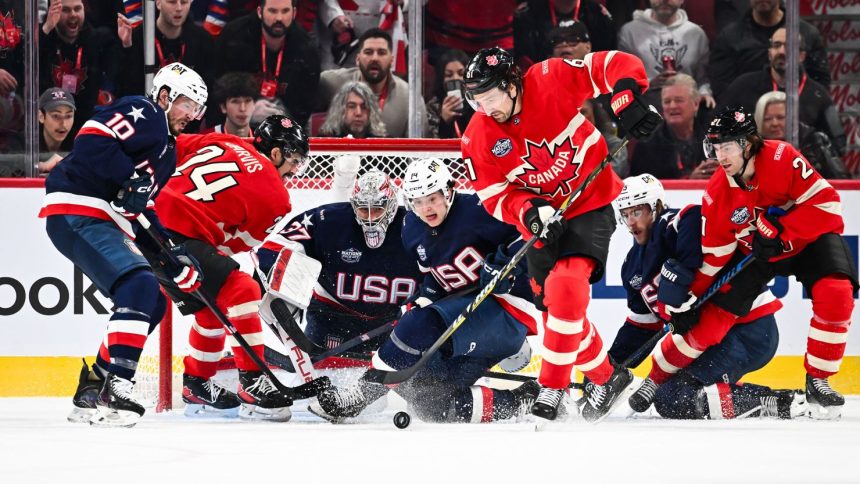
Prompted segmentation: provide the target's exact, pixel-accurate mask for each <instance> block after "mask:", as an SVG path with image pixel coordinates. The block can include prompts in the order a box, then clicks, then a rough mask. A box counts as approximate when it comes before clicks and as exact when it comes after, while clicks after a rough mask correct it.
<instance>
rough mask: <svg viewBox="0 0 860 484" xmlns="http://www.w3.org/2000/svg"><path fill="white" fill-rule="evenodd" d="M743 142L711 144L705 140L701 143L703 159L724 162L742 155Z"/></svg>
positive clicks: (733, 141)
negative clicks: (703, 153)
mask: <svg viewBox="0 0 860 484" xmlns="http://www.w3.org/2000/svg"><path fill="white" fill-rule="evenodd" d="M742 143H744V140H732V141H723V142H722V143H712V142H711V140H709V139H708V138H705V140H704V141H703V142H702V148H703V149H704V150H705V157H706V158H708V159H710V160H726V159H729V158H735V157H738V156H740V155H742V154H743V151H744V147H743V146H742Z"/></svg>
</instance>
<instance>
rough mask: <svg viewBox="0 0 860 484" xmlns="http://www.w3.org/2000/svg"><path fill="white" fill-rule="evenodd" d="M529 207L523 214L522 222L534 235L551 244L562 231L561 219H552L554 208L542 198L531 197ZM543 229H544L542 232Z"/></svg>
mask: <svg viewBox="0 0 860 484" xmlns="http://www.w3.org/2000/svg"><path fill="white" fill-rule="evenodd" d="M529 203H530V204H531V208H529V209H528V210H526V212H525V214H523V224H525V226H526V228H527V229H528V230H529V232H531V233H532V234H534V235H537V236H538V237H540V240H541V241H543V242H544V243H546V244H552V243H553V242H555V241H556V240H558V238H559V237H561V234H562V233H563V232H564V224H563V223H562V220H561V219H554V218H553V215H555V209H554V208H553V207H552V205H550V203H549V201H547V200H545V199H543V198H532V199H531V200H529ZM544 229H546V231H545V232H544Z"/></svg>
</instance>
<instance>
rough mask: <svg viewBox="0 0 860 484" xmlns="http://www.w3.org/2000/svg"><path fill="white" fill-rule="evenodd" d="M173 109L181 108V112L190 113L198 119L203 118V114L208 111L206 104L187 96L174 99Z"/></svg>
mask: <svg viewBox="0 0 860 484" xmlns="http://www.w3.org/2000/svg"><path fill="white" fill-rule="evenodd" d="M173 109H177V110H179V112H180V114H189V115H191V117H192V118H194V119H197V120H200V119H203V114H205V113H206V105H202V104H198V103H196V102H194V101H192V100H191V99H189V98H187V97H185V96H180V97H178V98H177V99H176V100H175V101H173Z"/></svg>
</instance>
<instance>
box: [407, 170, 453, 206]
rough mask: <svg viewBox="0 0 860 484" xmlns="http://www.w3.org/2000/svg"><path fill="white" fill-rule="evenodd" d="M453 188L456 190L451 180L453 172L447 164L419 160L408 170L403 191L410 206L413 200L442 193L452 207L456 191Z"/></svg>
mask: <svg viewBox="0 0 860 484" xmlns="http://www.w3.org/2000/svg"><path fill="white" fill-rule="evenodd" d="M451 188H454V179H453V178H451V172H450V171H448V167H447V166H445V162H443V161H442V160H440V159H439V158H422V159H418V160H415V161H413V162H412V163H410V164H409V166H408V167H407V168H406V175H405V176H404V177H403V191H404V192H406V200H407V201H409V202H410V204H411V203H412V200H413V199H416V198H419V197H425V196H427V195H430V194H432V193H436V192H438V191H441V192H442V194H443V195H444V196H445V203H446V204H447V205H448V207H450V206H451V203H453V201H454V191H453V190H451Z"/></svg>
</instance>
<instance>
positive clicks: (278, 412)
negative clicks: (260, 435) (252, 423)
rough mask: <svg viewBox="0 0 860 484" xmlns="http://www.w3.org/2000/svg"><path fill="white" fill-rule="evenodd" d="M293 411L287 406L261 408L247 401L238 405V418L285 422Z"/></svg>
mask: <svg viewBox="0 0 860 484" xmlns="http://www.w3.org/2000/svg"><path fill="white" fill-rule="evenodd" d="M292 416H293V413H292V412H291V411H290V408H289V407H281V408H263V407H258V406H256V405H251V404H248V403H243V404H242V405H241V406H240V407H239V418H241V419H243V420H257V421H261V422H287V421H289V420H290V418H292Z"/></svg>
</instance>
